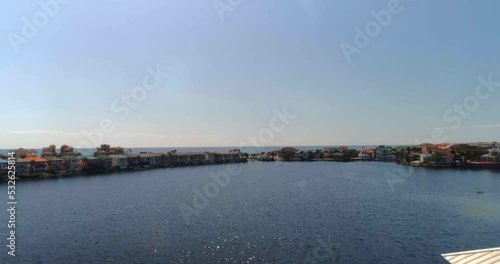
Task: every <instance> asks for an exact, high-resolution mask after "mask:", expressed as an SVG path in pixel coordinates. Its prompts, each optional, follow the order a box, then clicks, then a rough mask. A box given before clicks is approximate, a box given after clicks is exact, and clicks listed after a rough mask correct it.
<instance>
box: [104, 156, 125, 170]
mask: <svg viewBox="0 0 500 264" xmlns="http://www.w3.org/2000/svg"><path fill="white" fill-rule="evenodd" d="M108 158H110V159H111V167H113V168H116V169H121V170H123V169H126V168H127V167H128V164H127V157H126V156H125V155H119V154H112V155H109V156H108Z"/></svg>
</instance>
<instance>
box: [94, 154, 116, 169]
mask: <svg viewBox="0 0 500 264" xmlns="http://www.w3.org/2000/svg"><path fill="white" fill-rule="evenodd" d="M96 158H97V164H98V167H99V168H101V169H102V170H109V169H111V168H112V167H113V164H112V161H111V158H110V157H108V156H107V155H98V156H97V157H96Z"/></svg>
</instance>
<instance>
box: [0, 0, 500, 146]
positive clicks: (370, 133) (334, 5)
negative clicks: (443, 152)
mask: <svg viewBox="0 0 500 264" xmlns="http://www.w3.org/2000/svg"><path fill="white" fill-rule="evenodd" d="M54 1H55V0H54ZM54 1H52V3H57V2H54ZM42 2H43V1H42ZM47 2H51V1H47ZM63 2H64V3H63ZM222 2H224V3H225V2H226V1H222ZM59 3H60V4H57V8H56V7H55V6H54V5H53V6H52V7H49V8H48V9H47V7H44V6H42V5H40V4H39V3H38V2H36V1H35V2H7V3H5V4H4V5H5V8H4V9H2V10H0V29H1V30H2V32H3V34H4V41H2V42H0V56H1V57H2V60H1V61H0V69H2V71H0V78H1V79H2V80H3V85H4V87H6V88H4V89H2V99H4V100H3V101H4V105H3V106H4V111H6V112H7V113H8V114H6V115H4V116H5V117H4V121H3V125H2V126H1V129H0V138H1V139H2V140H0V148H3V149H5V148H17V147H25V148H33V147H34V146H37V147H44V146H46V145H48V144H55V145H57V146H60V145H62V144H68V145H71V146H73V147H75V148H77V147H78V146H80V147H84V146H86V147H96V146H97V145H99V144H94V143H107V144H110V145H113V146H117V145H133V146H143V147H148V146H157V145H162V146H165V145H178V146H184V147H193V146H196V147H197V146H221V145H223V146H239V145H240V144H241V143H242V142H247V143H248V142H250V140H249V137H254V138H258V143H259V145H267V144H272V145H275V146H288V145H292V146H293V145H295V144H297V143H298V142H300V145H303V146H320V145H334V146H338V145H369V144H368V143H370V144H371V145H412V144H415V143H416V142H428V141H429V140H428V139H433V141H434V138H435V139H439V140H435V143H439V142H440V141H444V142H477V141H500V133H499V132H500V121H499V119H498V110H499V108H498V102H499V98H500V95H499V93H500V92H499V91H498V90H499V82H500V53H499V52H498V47H499V46H500V37H499V36H500V34H498V33H500V32H499V28H498V24H500V18H499V17H498V15H497V10H499V8H500V2H469V1H451V0H447V1H439V2H431V1H406V0H401V1H396V0H377V1H342V2H341V1H310V0H296V1H285V0H276V1H267V0H255V1H245V0H243V1H240V2H238V1H233V2H232V3H233V4H232V5H233V6H229V5H228V4H226V5H225V6H224V8H225V9H224V10H225V11H224V12H223V13H221V12H222V11H221V9H220V8H221V7H220V6H219V7H216V6H214V3H216V2H214V1H208V0H207V1H197V2H194V1H160V0H152V1H148V3H147V4H145V3H144V2H140V1H127V2H117V1H104V2H83V1H78V0H72V1H59ZM234 3H239V4H234ZM51 8H52V9H51ZM217 8H219V9H217ZM47 10H48V11H47ZM387 10H389V11H390V12H389V11H387ZM40 14H46V17H47V21H45V23H42V22H44V21H41V22H40V21H34V20H33V19H34V17H35V18H37V19H40V18H43V16H40ZM387 14H389V16H390V17H389V18H388V17H387V16H386V15H387ZM26 21H27V22H26ZM370 25H371V28H370ZM377 25H378V30H377ZM367 28H368V30H367ZM33 29H35V31H36V32H35V33H33ZM30 30H32V31H30ZM369 30H372V31H376V32H375V33H373V32H372V33H370V31H369ZM359 31H362V32H361V33H359ZM367 32H368V33H367ZM346 47H349V48H348V52H347V53H346ZM349 52H350V53H349ZM167 72H168V74H167ZM478 87H479V88H478ZM146 88H147V89H146ZM464 107H465V108H464ZM285 109H286V111H285ZM464 109H465V110H464ZM276 111H278V112H286V113H288V114H289V115H290V116H293V118H290V119H289V120H286V122H283V119H282V118H278V121H277V122H275V123H274V124H273V120H274V121H276V118H277V114H276ZM281 117H282V116H281ZM276 128H279V129H276ZM270 130H271V131H272V132H273V134H272V136H269V131H270ZM85 131H87V134H88V136H86V135H85V133H84V132H85ZM96 131H97V132H96ZM263 131H264V132H263ZM266 133H268V134H267V138H266ZM259 136H260V139H259ZM263 138H264V139H265V140H263Z"/></svg>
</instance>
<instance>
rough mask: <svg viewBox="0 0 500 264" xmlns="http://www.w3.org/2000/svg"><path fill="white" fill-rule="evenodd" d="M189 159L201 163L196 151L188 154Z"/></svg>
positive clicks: (190, 161)
mask: <svg viewBox="0 0 500 264" xmlns="http://www.w3.org/2000/svg"><path fill="white" fill-rule="evenodd" d="M188 161H189V163H190V164H193V165H196V164H198V163H200V160H199V159H198V154H196V153H189V154H188Z"/></svg>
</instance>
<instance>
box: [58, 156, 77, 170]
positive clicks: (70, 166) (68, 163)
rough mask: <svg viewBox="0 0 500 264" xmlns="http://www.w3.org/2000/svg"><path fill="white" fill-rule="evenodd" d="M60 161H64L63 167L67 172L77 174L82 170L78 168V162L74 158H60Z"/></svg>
mask: <svg viewBox="0 0 500 264" xmlns="http://www.w3.org/2000/svg"><path fill="white" fill-rule="evenodd" d="M61 159H62V160H63V161H64V166H65V168H66V170H67V171H72V172H78V171H81V170H82V167H80V160H79V159H77V158H76V156H73V155H70V156H62V157H61Z"/></svg>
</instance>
